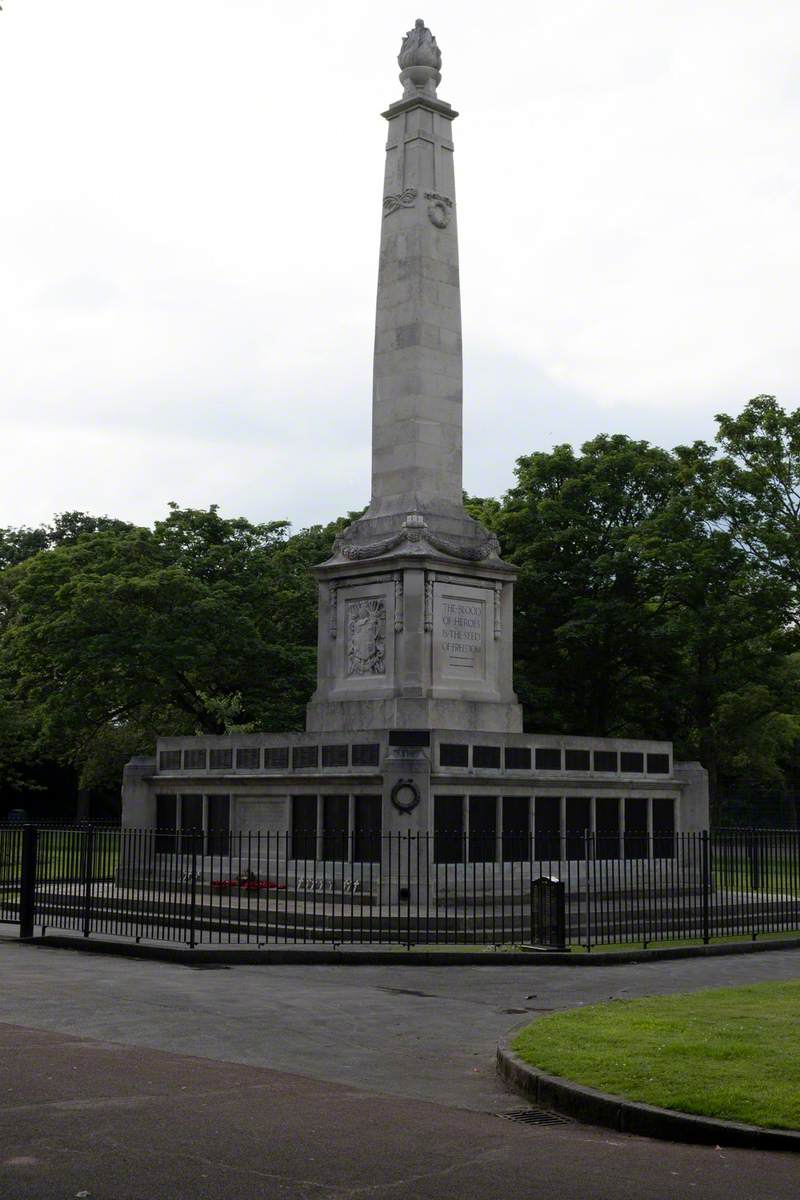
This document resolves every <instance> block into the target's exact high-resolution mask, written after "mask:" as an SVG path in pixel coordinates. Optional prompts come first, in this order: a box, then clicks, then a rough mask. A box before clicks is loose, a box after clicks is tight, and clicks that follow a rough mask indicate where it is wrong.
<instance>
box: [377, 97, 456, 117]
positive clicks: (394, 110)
mask: <svg viewBox="0 0 800 1200" xmlns="http://www.w3.org/2000/svg"><path fill="white" fill-rule="evenodd" d="M412 108H427V109H429V110H430V111H431V112H435V113H439V115H440V116H442V117H447V119H448V121H454V120H455V119H456V117H457V116H458V113H457V112H456V110H455V109H454V108H451V107H450V105H449V104H448V103H447V102H446V101H445V100H432V99H431V98H430V96H409V97H408V99H407V100H396V101H395V103H394V104H390V105H389V107H388V108H387V109H386V112H382V113H381V116H382V117H385V118H386V120H387V121H391V119H392V117H397V116H399V115H400V113H404V112H410V111H411V109H412Z"/></svg>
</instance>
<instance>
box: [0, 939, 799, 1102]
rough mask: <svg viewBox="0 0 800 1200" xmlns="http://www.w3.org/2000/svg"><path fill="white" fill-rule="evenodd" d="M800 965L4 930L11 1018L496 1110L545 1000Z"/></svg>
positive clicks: (4, 1013)
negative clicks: (415, 961) (177, 941)
mask: <svg viewBox="0 0 800 1200" xmlns="http://www.w3.org/2000/svg"><path fill="white" fill-rule="evenodd" d="M798 976H800V950H788V951H771V952H769V953H766V954H753V955H743V956H741V957H730V958H727V957H725V958H711V959H685V960H678V961H670V962H654V963H643V964H638V965H631V966H621V967H553V966H538V967H537V966H532V967H499V966H491V967H410V966H409V967H405V966H396V967H394V966H386V967H384V966H380V967H374V966H373V967H369V966H357V967H355V966H341V967H337V966H250V967H247V966H237V967H231V968H230V969H228V970H208V969H204V968H192V967H184V966H178V965H173V964H171V963H160V962H146V961H143V960H132V959H124V958H113V957H111V956H105V955H97V956H94V955H91V956H89V955H85V954H81V953H78V952H76V951H71V950H50V949H47V948H44V947H35V946H23V945H20V944H19V943H16V942H0V980H2V987H0V1021H9V1022H11V1023H13V1024H18V1025H26V1026H32V1027H35V1028H39V1029H50V1030H56V1031H58V1032H61V1033H73V1034H77V1035H79V1036H91V1037H97V1038H102V1039H104V1040H108V1041H114V1042H124V1043H129V1044H132V1045H137V1046H148V1047H151V1048H152V1049H159V1050H170V1051H174V1052H176V1053H179V1054H198V1055H201V1056H203V1057H206V1058H213V1059H219V1060H226V1061H228V1062H238V1063H244V1064H247V1065H249V1066H259V1067H273V1068H276V1069H277V1070H281V1071H296V1072H299V1073H300V1074H303V1075H308V1076H311V1077H312V1078H315V1079H324V1080H328V1081H330V1082H332V1083H357V1084H358V1085H359V1086H361V1087H370V1088H375V1089H377V1090H379V1091H382V1092H388V1093H390V1094H392V1095H398V1096H408V1097H415V1098H417V1099H424V1100H435V1101H439V1102H442V1103H445V1104H457V1105H460V1106H462V1107H466V1108H474V1109H481V1110H483V1111H490V1112H494V1111H496V1110H497V1107H498V1100H499V1098H502V1096H503V1095H504V1093H503V1089H502V1085H501V1084H500V1083H499V1081H498V1080H497V1079H496V1076H495V1072H494V1051H495V1047H496V1045H497V1041H498V1039H499V1038H501V1037H502V1036H503V1035H504V1034H506V1033H507V1032H508V1031H510V1030H512V1029H513V1028H515V1027H517V1026H519V1025H525V1024H527V1023H528V1022H529V1021H530V1020H531V1019H533V1017H534V1016H535V1015H536V1013H537V1012H538V1011H541V1010H550V1009H554V1008H569V1007H572V1006H574V1005H577V1004H591V1003H594V1002H595V1001H598V1000H608V999H611V998H613V997H617V998H620V997H631V996H643V995H649V994H652V993H655V992H675V991H682V990H686V991H689V990H692V989H697V988H702V987H710V986H723V985H726V984H737V983H749V982H757V981H759V980H770V979H792V978H797V977H798Z"/></svg>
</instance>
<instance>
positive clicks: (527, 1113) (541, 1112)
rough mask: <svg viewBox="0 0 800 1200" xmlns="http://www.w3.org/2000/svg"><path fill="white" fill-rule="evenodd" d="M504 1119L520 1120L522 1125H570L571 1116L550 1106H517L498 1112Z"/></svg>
mask: <svg viewBox="0 0 800 1200" xmlns="http://www.w3.org/2000/svg"><path fill="white" fill-rule="evenodd" d="M497 1115H498V1117H502V1118H503V1120H504V1121H518V1122H519V1124H520V1125H569V1124H570V1120H569V1117H562V1116H561V1115H560V1114H559V1113H556V1112H551V1110H550V1109H549V1108H533V1107H531V1108H515V1109H512V1111H511V1112H504V1113H498V1114H497Z"/></svg>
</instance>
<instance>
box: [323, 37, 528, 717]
mask: <svg viewBox="0 0 800 1200" xmlns="http://www.w3.org/2000/svg"><path fill="white" fill-rule="evenodd" d="M398 63H399V65H400V67H401V72H400V81H401V83H402V85H403V96H402V98H401V99H400V100H398V101H396V102H395V103H394V104H391V105H390V106H389V108H388V110H387V111H386V112H385V113H384V114H383V116H384V117H385V118H386V120H387V121H388V125H389V136H388V140H387V144H386V167H385V175H384V188H383V201H382V212H381V245H380V266H379V272H378V300H377V312H376V321H375V358H374V371H373V399H372V497H371V501H370V505H369V508H368V509H367V511H366V513H365V514H364V516H363V517H361V518H360V519H359V520H358V521H356V522H355V523H354V524H353V525H351V526H350V527H349V528H348V529H347V530H346V531H345V532H344V533H343V534H342V536H341V537H340V538H338V539H337V541H336V544H335V546H334V554H333V557H332V558H331V559H329V560H328V562H326V563H324V564H322V565H321V566H320V567H318V568H317V573H318V576H319V579H320V623H319V660H318V686H317V691H316V692H315V694H314V697H313V700H312V702H311V704H310V705H309V707H308V718H307V725H308V728H309V729H310V730H320V731H322V730H325V729H330V730H357V729H363V730H366V729H376V728H380V729H385V728H387V727H388V728H402V729H409V728H416V727H419V728H422V729H430V728H434V727H438V728H449V729H459V728H472V729H487V730H498V731H513V730H516V729H520V728H521V712H520V709H519V706H518V705H517V703H516V697H515V696H514V693H513V689H512V683H511V668H512V660H511V650H512V612H513V609H512V589H513V580H514V572H513V570H512V568H510V567H509V566H508V565H507V564H506V563H504V562H502V561H501V560H500V558H499V557H498V551H499V547H498V543H497V539H496V538H495V537H494V536H493V535H491V534H490V533H489V532H488V531H487V530H486V529H485V528H484V527H483V526H482V525H480V524H479V523H478V522H477V521H475V520H473V519H472V518H471V517H470V516H469V515H468V514H467V512H466V511H465V509H464V506H463V502H462V353H461V299H460V287H459V272H458V237H457V211H456V202H455V175H454V170H453V140H452V126H453V121H454V120H455V118H456V116H457V115H458V114H457V113H456V112H455V111H454V110H453V109H452V108H451V107H450V105H449V104H447V103H446V102H445V101H443V100H441V99H439V97H438V95H437V87H438V85H439V83H440V81H441V73H440V68H441V63H442V56H441V52H440V50H439V48H438V46H437V44H436V39H435V38H434V37H433V35H432V34H431V31H430V30H429V29H428V28H426V26H425V23H424V22H423V21H422V20H418V21H417V22H416V25H415V27H414V28H413V29H412V30H410V31H409V33H408V34H407V35H406V37H405V39H404V41H403V44H402V48H401V50H400V54H399V56H398Z"/></svg>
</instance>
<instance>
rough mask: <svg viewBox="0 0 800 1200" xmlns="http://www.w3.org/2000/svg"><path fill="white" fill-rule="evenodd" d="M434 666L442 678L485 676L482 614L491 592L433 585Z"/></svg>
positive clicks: (461, 678)
mask: <svg viewBox="0 0 800 1200" xmlns="http://www.w3.org/2000/svg"><path fill="white" fill-rule="evenodd" d="M435 592H436V595H435V602H434V621H433V640H434V669H435V671H436V673H437V674H438V675H439V676H440V677H441V678H443V679H447V678H450V679H454V680H455V679H458V680H461V681H463V682H467V681H474V682H475V683H480V682H482V681H483V680H485V678H486V617H487V612H488V611H489V603H488V602H489V600H490V598H491V593H490V592H488V591H486V590H484V589H483V588H470V587H458V588H456V587H453V586H451V585H447V584H437V585H436V588H435Z"/></svg>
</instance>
